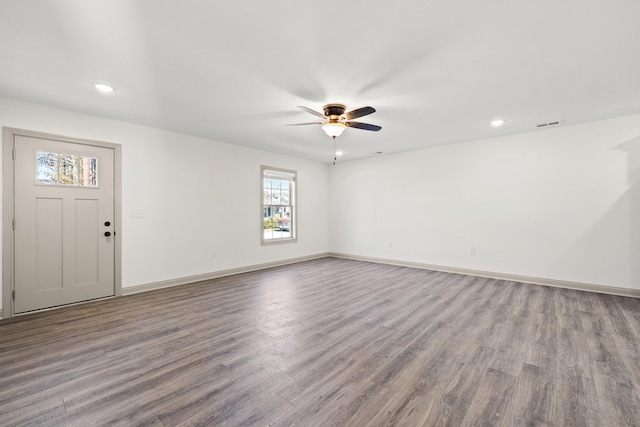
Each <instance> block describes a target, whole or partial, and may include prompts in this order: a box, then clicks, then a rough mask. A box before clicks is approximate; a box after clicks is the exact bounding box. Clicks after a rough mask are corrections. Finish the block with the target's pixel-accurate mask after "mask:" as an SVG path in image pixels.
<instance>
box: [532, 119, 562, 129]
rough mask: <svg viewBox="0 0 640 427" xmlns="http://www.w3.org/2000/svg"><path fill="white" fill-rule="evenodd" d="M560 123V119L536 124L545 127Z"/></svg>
mask: <svg viewBox="0 0 640 427" xmlns="http://www.w3.org/2000/svg"><path fill="white" fill-rule="evenodd" d="M560 123H562V120H556V121H555V122H548V123H538V124H537V125H536V127H537V128H546V127H549V126H555V125H559V124H560Z"/></svg>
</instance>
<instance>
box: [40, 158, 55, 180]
mask: <svg viewBox="0 0 640 427" xmlns="http://www.w3.org/2000/svg"><path fill="white" fill-rule="evenodd" d="M38 182H42V183H46V184H57V183H58V155H57V154H56V153H47V152H45V151H38Z"/></svg>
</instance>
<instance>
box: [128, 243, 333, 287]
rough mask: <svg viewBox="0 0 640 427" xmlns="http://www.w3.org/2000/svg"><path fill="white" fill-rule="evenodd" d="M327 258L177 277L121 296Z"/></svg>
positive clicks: (144, 285)
mask: <svg viewBox="0 0 640 427" xmlns="http://www.w3.org/2000/svg"><path fill="white" fill-rule="evenodd" d="M328 256H329V253H328V252H324V253H319V254H315V255H308V256H303V257H298V258H289V259H284V260H279V261H272V262H267V263H264V264H254V265H247V266H244V267H237V268H231V269H228V270H220V271H213V272H211V273H204V274H198V275H196V276H188V277H179V278H176V279H170V280H162V281H160V282H153V283H146V284H142V285H136V286H128V287H126V288H122V295H133V294H137V293H140V292H148V291H153V290H156V289H163V288H169V287H172V286H179V285H188V284H191V283H195V282H202V281H204V280H211V279H218V278H220V277H226V276H233V275H236V274H241V273H249V272H251V271H257V270H264V269H267V268H272V267H280V266H282V265H288V264H296V263H298V262H303V261H311V260H314V259H320V258H326V257H328Z"/></svg>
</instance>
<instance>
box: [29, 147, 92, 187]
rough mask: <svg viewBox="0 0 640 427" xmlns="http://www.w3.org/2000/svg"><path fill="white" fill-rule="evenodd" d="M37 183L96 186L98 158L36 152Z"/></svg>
mask: <svg viewBox="0 0 640 427" xmlns="http://www.w3.org/2000/svg"><path fill="white" fill-rule="evenodd" d="M36 161H37V166H38V167H37V168H36V170H37V172H36V173H37V177H36V183H37V184H48V185H70V186H75V187H97V186H98V159H96V158H94V157H84V156H75V155H72V154H58V153H49V152H46V151H38V152H37V160H36Z"/></svg>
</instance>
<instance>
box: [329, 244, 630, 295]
mask: <svg viewBox="0 0 640 427" xmlns="http://www.w3.org/2000/svg"><path fill="white" fill-rule="evenodd" d="M329 256H332V257H335V258H344V259H352V260H356V261H367V262H375V263H379V264H390V265H399V266H402V267H414V268H423V269H426V270H435V271H444V272H447V273H458V274H466V275H469V276H478V277H488V278H491V279H499V280H510V281H513V282H523V283H531V284H534V285H543V286H552V287H554V288H564V289H575V290H578V291H586V292H596V293H600V294H610V295H619V296H623V297H632V298H640V290H637V289H627V288H618V287H615V286H603V285H593V284H590V283H581V282H570V281H565V280H556V279H544V278H541V277H528V276H519V275H517V274H509V273H496V272H492V271H482V270H473V269H470V268H459V267H447V266H442V265H434V264H425V263H420V262H413V261H402V260H395V259H385V258H374V257H366V256H359V255H349V254H342V253H336V252H330V253H329Z"/></svg>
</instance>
